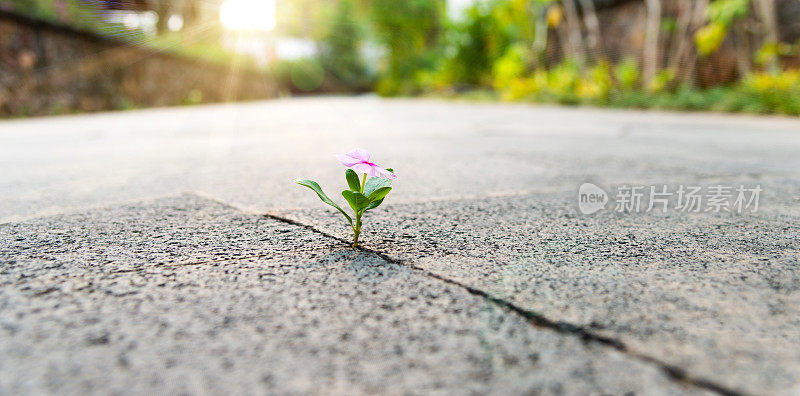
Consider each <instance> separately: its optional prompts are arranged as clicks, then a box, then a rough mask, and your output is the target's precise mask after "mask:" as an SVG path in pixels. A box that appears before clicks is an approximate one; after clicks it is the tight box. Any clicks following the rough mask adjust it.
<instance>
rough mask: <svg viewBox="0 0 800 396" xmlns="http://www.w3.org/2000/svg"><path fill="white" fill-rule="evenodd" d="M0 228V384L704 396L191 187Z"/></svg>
mask: <svg viewBox="0 0 800 396" xmlns="http://www.w3.org/2000/svg"><path fill="white" fill-rule="evenodd" d="M0 241H2V246H3V247H2V250H0V257H2V259H3V262H4V263H5V266H4V268H3V271H2V273H0V285H2V287H0V317H2V318H3V319H2V323H1V325H2V330H0V331H2V333H3V337H0V356H3V359H2V363H0V393H3V394H36V393H55V394H86V393H96V394H118V393H122V394H126V393H136V394H185V393H189V394H204V393H205V394H208V393H211V394H314V393H321V394H430V393H437V392H440V393H441V392H444V393H451V394H486V393H489V392H492V393H497V394H522V393H546V394H558V393H567V394H590V393H594V394H625V393H629V392H639V393H641V392H646V393H652V394H665V395H667V394H695V393H704V392H703V391H702V390H699V389H697V388H696V387H692V386H690V385H686V384H681V383H678V382H675V381H673V380H671V379H670V378H669V377H668V376H667V375H666V374H665V373H664V372H663V371H662V370H661V369H660V368H659V367H658V366H656V365H653V364H650V363H646V362H642V361H640V360H638V359H635V358H632V357H630V356H628V355H626V354H624V353H621V352H619V351H617V350H614V349H611V348H608V347H604V346H602V345H597V344H592V343H589V344H585V343H584V342H582V341H581V340H580V339H579V338H577V337H574V336H571V335H565V334H560V333H557V332H554V331H552V330H548V329H539V328H535V327H533V326H531V325H530V323H528V322H527V321H526V320H525V319H524V318H523V317H520V316H519V315H515V314H514V313H513V312H508V311H507V310H504V309H502V308H501V307H498V306H496V305H494V304H491V303H488V302H487V301H485V300H484V299H483V298H481V297H479V296H475V295H473V294H470V293H469V292H467V291H466V290H464V289H462V288H459V287H455V286H453V285H449V284H447V283H445V282H442V281H439V280H436V279H431V278H429V277H426V276H425V275H424V274H421V273H419V272H418V271H414V270H412V269H409V268H408V267H404V266H400V265H397V264H393V263H389V262H386V261H384V260H382V259H381V258H380V257H378V256H376V255H374V254H370V253H365V252H359V251H353V250H352V249H348V248H347V247H346V246H341V244H338V243H334V242H335V241H333V240H331V239H330V238H326V237H324V236H321V235H319V234H316V233H313V232H308V230H306V229H304V228H303V227H299V226H292V225H287V224H285V223H281V222H279V221H277V220H272V219H267V218H264V217H262V216H257V215H242V214H241V213H239V212H238V211H236V210H234V209H231V208H229V207H225V206H223V205H221V204H219V203H216V202H213V201H208V200H204V199H202V198H198V197H194V196H188V195H184V196H181V197H177V198H173V199H161V200H156V201H150V202H148V203H142V204H135V205H126V206H124V207H119V208H114V209H110V210H98V211H91V212H85V213H81V214H76V215H65V216H56V217H50V218H44V219H39V220H34V221H29V222H24V223H19V224H15V225H13V226H9V225H6V226H1V227H0ZM64 241H75V243H74V244H69V246H70V248H68V249H65V244H64Z"/></svg>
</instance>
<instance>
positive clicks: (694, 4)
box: [668, 0, 708, 86]
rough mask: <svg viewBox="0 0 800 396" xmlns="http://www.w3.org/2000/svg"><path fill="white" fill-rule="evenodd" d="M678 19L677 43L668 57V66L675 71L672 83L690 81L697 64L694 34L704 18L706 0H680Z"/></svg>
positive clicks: (706, 6)
mask: <svg viewBox="0 0 800 396" xmlns="http://www.w3.org/2000/svg"><path fill="white" fill-rule="evenodd" d="M680 7H681V14H680V18H679V19H678V36H677V40H678V41H677V43H676V45H675V46H674V50H673V52H672V54H671V55H670V58H669V66H668V67H669V68H670V69H672V70H674V71H675V80H674V81H673V83H672V85H673V86H674V85H675V84H678V83H687V82H691V80H692V78H693V77H694V69H695V67H696V64H697V50H696V48H695V46H694V34H695V32H696V31H697V29H699V28H700V27H702V26H703V24H704V23H705V20H706V8H708V0H682V1H681V5H680Z"/></svg>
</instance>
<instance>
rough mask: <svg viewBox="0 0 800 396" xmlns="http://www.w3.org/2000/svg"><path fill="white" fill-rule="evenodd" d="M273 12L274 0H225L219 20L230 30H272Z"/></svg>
mask: <svg viewBox="0 0 800 396" xmlns="http://www.w3.org/2000/svg"><path fill="white" fill-rule="evenodd" d="M275 10H276V6H275V0H225V1H224V2H223V3H222V6H221V7H220V9H219V19H220V21H221V22H222V26H225V28H226V29H230V30H272V29H274V28H275Z"/></svg>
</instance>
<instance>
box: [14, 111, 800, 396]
mask: <svg viewBox="0 0 800 396" xmlns="http://www.w3.org/2000/svg"><path fill="white" fill-rule="evenodd" d="M356 146H360V147H365V148H368V149H370V150H371V151H373V153H374V155H375V160H376V161H377V162H378V163H379V164H382V165H385V166H391V167H394V168H395V170H396V171H397V173H398V174H399V176H400V178H399V179H398V180H397V181H396V182H395V184H394V186H395V190H394V191H393V192H392V194H390V196H389V198H388V199H387V201H386V203H384V205H383V206H382V207H381V208H380V209H378V210H376V211H373V212H370V214H369V215H368V216H367V219H366V223H365V224H366V226H365V234H363V236H362V238H363V243H364V246H365V248H366V249H367V250H366V251H361V252H360V253H354V252H352V251H351V250H348V249H346V246H345V244H344V243H343V242H342V241H340V240H337V239H336V238H345V239H346V238H349V236H348V235H347V228H346V227H345V226H344V223H343V220H342V219H339V218H337V216H336V213H335V212H333V211H332V210H327V209H326V208H324V207H322V206H321V205H322V204H321V203H319V201H318V200H317V199H316V197H315V196H314V195H313V194H312V193H311V192H309V191H308V190H306V189H303V188H301V187H299V186H295V185H293V184H291V182H290V181H291V180H292V179H293V178H295V177H308V178H312V179H315V180H318V181H319V182H320V184H322V186H323V188H325V190H326V191H327V192H328V193H329V195H331V196H333V197H339V195H338V191H339V190H341V189H343V188H344V181H343V180H342V177H341V175H342V173H343V168H342V167H341V166H340V165H339V164H338V163H337V162H336V160H335V159H334V158H333V154H336V153H341V152H344V151H347V150H349V149H350V148H352V147H356ZM798 152H800V121H799V120H796V119H788V118H768V117H751V116H726V115H709V114H669V113H646V112H635V111H606V110H597V109H576V108H559V107H536V106H523V105H499V104H479V103H456V102H441V101H427V100H420V101H417V100H391V101H385V100H379V99H376V98H369V97H367V98H312V99H293V100H280V101H273V102H263V103H249V104H237V105H226V106H206V107H195V108H182V109H159V110H147V111H135V112H126V113H119V114H99V115H87V116H73V117H59V118H49V119H37V120H20V121H5V122H2V123H0V166H1V167H2V169H4V170H6V172H3V173H0V195H1V196H2V197H3V199H2V200H0V222H4V223H5V224H2V225H0V240H2V245H0V246H2V247H0V263H2V272H1V273H0V279H3V281H2V282H3V283H2V285H0V288H1V289H0V298H2V303H0V318H2V320H3V323H2V324H3V326H2V330H0V331H3V332H5V336H4V337H2V338H0V343H2V346H0V348H2V351H3V352H2V355H3V356H11V359H10V360H9V361H10V362H13V363H5V360H2V361H0V385H2V386H5V387H6V388H5V389H8V390H10V391H14V392H16V391H22V392H25V391H29V392H36V391H42V390H44V391H47V390H49V391H51V392H55V390H56V389H66V390H69V391H71V392H75V393H81V392H84V391H86V390H96V391H97V392H99V393H106V392H115V391H118V390H129V391H132V392H134V393H146V392H150V391H155V390H162V391H175V392H178V391H186V392H188V393H199V392H201V391H202V390H210V391H211V392H212V393H226V392H227V391H232V392H233V393H239V392H240V393H251V392H259V391H268V390H276V391H280V392H287V393H295V392H300V393H303V392H310V393H347V391H348V390H351V389H352V390H355V391H356V392H360V393H374V392H388V393H403V392H404V391H408V392H410V393H430V392H443V393H465V392H467V393H469V392H474V393H485V392H488V391H496V392H497V393H507V394H519V393H523V392H525V391H533V392H534V393H535V392H536V391H537V390H538V391H540V392H542V393H546V394H549V393H567V394H585V393H611V394H618V393H624V392H625V391H635V392H638V393H643V394H672V393H677V392H689V393H697V392H712V393H713V392H717V393H726V392H727V393H736V392H740V393H745V394H787V395H790V394H796V393H798V392H800V341H798V340H800V330H798V328H800V326H798V325H800V323H798V318H800V315H798V313H800V312H798V310H800V309H799V308H798V307H800V292H799V291H798V290H800V268H798V257H800V256H799V255H798V249H800V244H798V241H797V238H798V231H799V228H800V227H798V226H797V219H798V216H800V200H798V197H800V158H799V157H798V156H797V153H798ZM586 181H591V182H594V183H595V184H598V185H600V186H602V187H603V188H606V189H607V191H611V190H610V189H611V188H613V187H614V186H619V185H621V184H628V185H632V184H643V185H648V184H659V185H660V184H669V185H671V186H676V185H679V184H684V185H702V186H713V185H716V184H724V185H732V186H734V185H740V184H746V185H754V184H760V185H761V186H762V187H763V189H764V191H763V193H762V196H761V201H760V210H759V212H758V213H745V214H743V215H737V214H730V213H703V214H696V213H692V214H681V213H677V212H674V211H670V212H668V213H666V214H660V213H646V214H645V213H641V214H633V213H630V214H627V213H626V214H622V213H614V212H611V211H603V212H600V213H597V214H594V215H591V216H584V215H580V214H578V212H577V210H576V205H575V201H576V191H577V188H578V186H579V185H580V184H581V183H583V182H586ZM186 192H193V193H196V194H199V196H198V195H194V194H189V195H186V194H184V193H186ZM181 194H183V195H181ZM160 197H170V198H160ZM202 197H207V198H202ZM335 199H336V198H335ZM339 201H340V202H342V201H343V199H339ZM216 202H224V203H225V205H223V204H220V203H216ZM226 205H232V206H233V207H235V208H237V209H233V208H231V207H228V206H226ZM264 213H271V214H273V215H275V216H278V217H280V218H283V219H286V220H291V221H293V222H296V224H289V223H286V222H283V221H278V220H276V219H272V218H269V217H264V216H262V215H261V214H264ZM43 216H48V217H43ZM309 227H313V229H312V228H309ZM370 252H373V253H370ZM387 260H389V261H387ZM267 269H269V270H267ZM278 269H279V270H278ZM265 273H269V274H270V275H264V274H265ZM387 273H390V274H391V275H387ZM265 276H266V279H268V280H265V278H264V277H265ZM384 278H388V279H386V280H384ZM429 289H430V290H436V291H437V292H436V293H434V294H433V296H430V295H428V294H426V291H427V290H429ZM443 295H447V296H448V297H447V298H444V299H443V298H442V296H443ZM270 301H272V302H273V304H274V306H273V305H270V303H269V302H270ZM387 301H388V302H387ZM355 302H359V304H356V303H355ZM245 306H247V307H252V308H253V309H254V310H255V311H256V313H248V312H247V310H246V309H243V308H242V307H245ZM362 307H364V308H362ZM301 308H304V309H307V310H308V312H310V313H305V310H304V309H301ZM328 312H330V313H331V315H330V317H332V318H334V319H335V321H325V320H323V317H324V315H323V314H324V313H328ZM225 315H227V316H229V317H230V318H231V319H230V320H229V323H228V324H227V325H226V324H225V323H224V322H225V317H226V316H225ZM73 316H74V317H73ZM496 321H497V322H500V323H502V325H501V326H500V327H497V326H495V325H493V324H492V323H495V322H496ZM226 326H227V327H226ZM162 328H163V329H162ZM259 328H261V329H262V330H261V331H263V334H262V333H261V332H259V330H258V329H259ZM487 328H489V329H490V330H487ZM158 329H161V330H158ZM345 329H352V331H353V333H349V332H348V334H350V335H348V336H345V339H344V340H340V339H339V338H337V336H335V335H341V334H343V332H345ZM112 330H113V331H112ZM487 331H488V333H487ZM400 333H403V334H406V333H407V334H406V335H407V337H405V338H402V337H401V336H400V335H399V334H400ZM220 334H222V335H220ZM354 334H355V336H354ZM487 334H488V335H487ZM349 337H353V338H349ZM485 337H489V338H485ZM87 340H88V341H87ZM92 340H95V341H96V340H99V342H93V341H92ZM487 340H491V341H487ZM131 344H133V345H134V347H132V348H131V347H130V345H131ZM98 345H99V347H98ZM397 345H400V348H401V350H402V352H400V353H397V350H396V349H392V348H395V347H396V346H397ZM487 345H488V346H487ZM390 346H391V348H390ZM404 346H407V348H404ZM251 347H252V348H251ZM125 348H128V349H125ZM249 348H250V349H249ZM482 348H483V349H482ZM487 348H488V350H490V351H491V352H490V353H488V355H485V354H484V355H481V353H484V352H479V351H485V349H487ZM531 350H535V351H536V355H535V356H537V358H536V359H527V360H526V358H525V357H524V356H528V355H525V353H527V352H530V351H531ZM509 351H511V352H509ZM504 354H508V356H509V358H508V359H506V357H503V356H504ZM119 356H123V358H119ZM193 356H198V357H199V358H197V359H195V358H193ZM476 356H481V357H480V358H476ZM487 356H489V357H487ZM543 356H544V357H543ZM131 362H133V363H131ZM250 366H258V368H259V370H255V371H254V370H250V371H248V370H247V369H248V368H249V367H250ZM104 367H113V368H114V369H113V375H110V376H109V377H108V378H103V376H102V375H100V374H98V372H99V371H98V370H100V369H101V368H104ZM226 370H228V371H226ZM670 372H671V373H672V375H668V373H670ZM225 373H230V374H229V375H226V374H225ZM265 378H266V379H265ZM320 378H324V380H323V379H320ZM295 379H296V380H295Z"/></svg>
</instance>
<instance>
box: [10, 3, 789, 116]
mask: <svg viewBox="0 0 800 396" xmlns="http://www.w3.org/2000/svg"><path fill="white" fill-rule="evenodd" d="M798 67H800V0H564V1H555V0H403V1H398V0H171V1H168V0H111V1H98V0H0V117H3V118H9V117H26V116H42V115H53V114H67V113H76V112H88V111H106V110H124V109H134V108H143V107H153V106H174V105H193V104H199V103H211V102H228V101H242V100H255V99H264V98H273V97H279V96H285V95H302V94H331V93H336V94H350V93H368V92H375V93H377V94H379V95H383V96H409V95H415V96H416V95H424V96H438V97H456V98H469V99H480V100H497V101H522V102H547V103H562V104H575V105H591V106H608V107H636V108H664V109H680V110H712V111H728V112H751V113H778V114H789V115H799V114H800V72H799V71H798Z"/></svg>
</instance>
